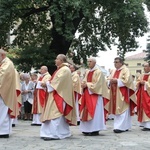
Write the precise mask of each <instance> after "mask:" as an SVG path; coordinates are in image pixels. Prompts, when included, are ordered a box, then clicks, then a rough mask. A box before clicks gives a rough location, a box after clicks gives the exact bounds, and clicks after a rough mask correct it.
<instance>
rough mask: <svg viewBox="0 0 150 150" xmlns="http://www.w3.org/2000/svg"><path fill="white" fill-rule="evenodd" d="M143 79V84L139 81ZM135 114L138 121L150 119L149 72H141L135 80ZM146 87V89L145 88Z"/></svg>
mask: <svg viewBox="0 0 150 150" xmlns="http://www.w3.org/2000/svg"><path fill="white" fill-rule="evenodd" d="M141 80H144V81H145V85H144V84H139V81H141ZM137 85H139V87H138V89H137V93H136V94H137V115H138V121H139V122H147V121H150V74H143V75H141V76H140V78H139V79H138V80H137ZM145 88H146V89H145Z"/></svg>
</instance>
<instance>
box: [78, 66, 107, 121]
mask: <svg viewBox="0 0 150 150" xmlns="http://www.w3.org/2000/svg"><path fill="white" fill-rule="evenodd" d="M83 82H86V83H87V88H85V89H84V90H83V95H82V97H81V99H80V118H81V120H82V121H89V120H92V119H93V117H94V113H95V109H96V105H97V100H98V96H102V98H103V104H104V114H105V118H106V113H107V112H108V102H109V93H108V88H107V84H106V79H105V77H104V75H103V73H102V72H101V70H100V69H99V68H97V67H94V69H93V70H92V71H90V70H88V71H87V72H86V74H85V78H84V79H83ZM88 89H89V90H90V91H91V92H92V94H90V93H89V91H88Z"/></svg>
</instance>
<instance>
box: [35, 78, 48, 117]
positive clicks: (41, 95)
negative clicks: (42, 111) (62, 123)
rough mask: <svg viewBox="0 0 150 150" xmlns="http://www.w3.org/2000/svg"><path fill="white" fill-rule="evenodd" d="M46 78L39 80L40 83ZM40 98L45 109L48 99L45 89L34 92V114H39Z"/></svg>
mask: <svg viewBox="0 0 150 150" xmlns="http://www.w3.org/2000/svg"><path fill="white" fill-rule="evenodd" d="M43 78H44V76H41V77H40V78H39V81H42V79H43ZM38 98H39V101H40V105H41V107H44V105H45V99H46V91H45V90H44V89H35V90H34V101H33V114H37V113H38V105H39V104H38Z"/></svg>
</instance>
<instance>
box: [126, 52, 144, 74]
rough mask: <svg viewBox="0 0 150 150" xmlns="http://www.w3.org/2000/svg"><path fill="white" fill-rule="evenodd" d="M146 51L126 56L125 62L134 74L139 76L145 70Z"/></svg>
mask: <svg viewBox="0 0 150 150" xmlns="http://www.w3.org/2000/svg"><path fill="white" fill-rule="evenodd" d="M145 57H146V52H144V51H143V52H141V53H138V54H135V55H132V56H129V57H126V58H125V64H126V65H127V66H128V68H129V70H130V72H131V74H132V75H135V76H139V74H141V73H142V72H143V64H144V63H145V60H144V58H145Z"/></svg>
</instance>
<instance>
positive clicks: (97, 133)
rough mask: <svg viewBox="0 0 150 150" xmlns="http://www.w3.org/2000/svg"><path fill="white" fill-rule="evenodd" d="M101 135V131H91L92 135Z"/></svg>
mask: <svg viewBox="0 0 150 150" xmlns="http://www.w3.org/2000/svg"><path fill="white" fill-rule="evenodd" d="M97 135H99V131H94V132H91V133H90V136H97Z"/></svg>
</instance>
